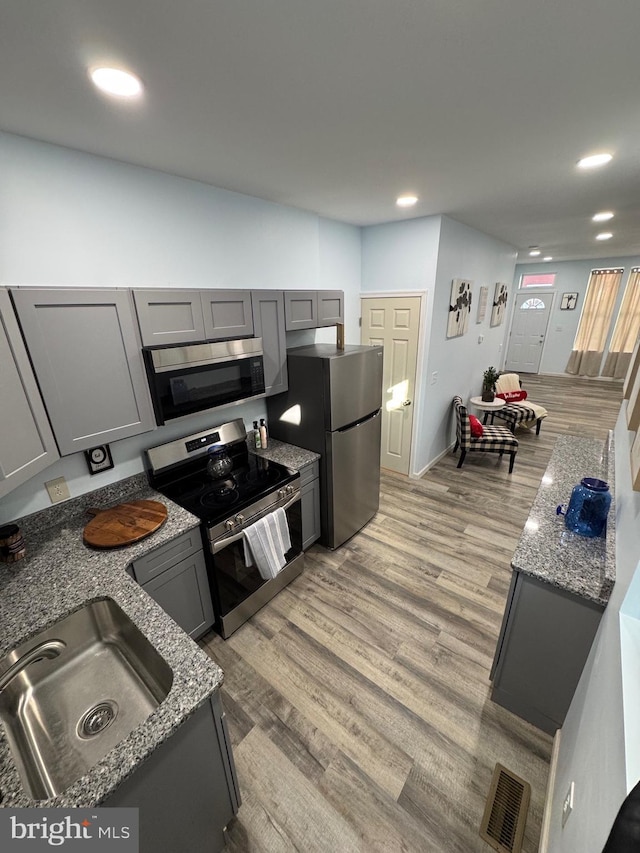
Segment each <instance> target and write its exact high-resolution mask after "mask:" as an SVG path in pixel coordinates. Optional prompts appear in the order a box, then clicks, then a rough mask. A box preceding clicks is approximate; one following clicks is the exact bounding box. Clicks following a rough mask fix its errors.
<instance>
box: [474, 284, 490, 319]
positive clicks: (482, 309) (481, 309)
mask: <svg viewBox="0 0 640 853" xmlns="http://www.w3.org/2000/svg"><path fill="white" fill-rule="evenodd" d="M488 301H489V288H488V287H485V286H482V287H481V288H480V290H479V291H478V313H477V314H476V323H482V321H483V320H484V318H485V315H486V313H487V302H488Z"/></svg>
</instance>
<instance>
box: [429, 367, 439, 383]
mask: <svg viewBox="0 0 640 853" xmlns="http://www.w3.org/2000/svg"><path fill="white" fill-rule="evenodd" d="M437 381H438V371H437V370H434V371H433V373H432V374H431V384H432V385H435V384H436V382H437Z"/></svg>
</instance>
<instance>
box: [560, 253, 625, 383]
mask: <svg viewBox="0 0 640 853" xmlns="http://www.w3.org/2000/svg"><path fill="white" fill-rule="evenodd" d="M622 273H623V270H621V269H616V270H593V271H592V273H591V277H590V278H589V284H588V285H587V295H586V296H585V300H584V306H583V308H582V316H581V317H580V324H579V325H578V331H577V333H576V338H575V340H574V342H573V350H572V352H571V355H570V356H569V362H568V364H567V366H566V368H565V370H566V372H567V373H573V374H580V375H581V376H599V375H600V365H601V364H602V356H603V354H604V345H605V343H606V340H607V334H608V332H609V326H610V325H611V317H612V316H613V308H614V306H615V304H616V296H617V295H618V287H619V286H620V279H621V278H622Z"/></svg>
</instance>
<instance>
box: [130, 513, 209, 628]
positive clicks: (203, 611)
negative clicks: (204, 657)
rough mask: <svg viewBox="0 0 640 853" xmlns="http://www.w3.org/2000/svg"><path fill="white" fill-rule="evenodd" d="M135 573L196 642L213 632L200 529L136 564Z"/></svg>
mask: <svg viewBox="0 0 640 853" xmlns="http://www.w3.org/2000/svg"><path fill="white" fill-rule="evenodd" d="M131 570H132V575H133V577H134V579H135V580H136V581H137V582H138V583H139V584H140V586H141V587H142V589H144V591H145V592H146V593H148V594H149V595H150V596H151V598H153V600H154V601H156V602H157V603H158V604H159V605H160V607H162V609H163V610H164V611H165V613H168V614H169V616H171V618H172V619H173V620H174V622H176V623H177V624H178V625H179V626H180V627H181V628H182V630H183V631H185V632H186V633H187V634H189V636H190V637H192V638H193V639H194V640H195V639H196V638H197V637H200V636H201V635H202V634H204V633H205V632H206V631H208V630H209V628H211V626H212V625H213V622H214V614H213V604H212V602H211V592H210V590H209V581H208V579H207V567H206V563H205V559H204V553H203V551H202V541H201V538H200V531H199V530H198V528H195V529H194V530H189V531H187V532H186V533H183V534H181V535H180V536H177V537H176V538H175V539H172V540H171V542H167V543H166V544H165V545H162V546H161V547H160V548H156V549H155V550H154V551H150V552H149V553H148V554H145V555H144V556H143V557H140V558H139V559H137V560H135V561H134V562H133V563H132V565H131Z"/></svg>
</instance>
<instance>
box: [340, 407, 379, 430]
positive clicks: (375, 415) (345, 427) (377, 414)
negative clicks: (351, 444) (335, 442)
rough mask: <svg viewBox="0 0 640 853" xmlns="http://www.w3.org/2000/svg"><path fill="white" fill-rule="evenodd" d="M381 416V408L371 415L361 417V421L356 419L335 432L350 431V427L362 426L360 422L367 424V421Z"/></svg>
mask: <svg viewBox="0 0 640 853" xmlns="http://www.w3.org/2000/svg"><path fill="white" fill-rule="evenodd" d="M379 417H380V409H378V410H377V411H376V412H372V413H371V414H370V415H367V416H366V417H364V418H360V420H359V421H354V422H353V423H352V424H347V426H343V427H340V429H337V430H334V432H348V431H349V430H350V429H355V427H358V426H360V424H366V423H367V421H372V420H373V419H374V418H379Z"/></svg>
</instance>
